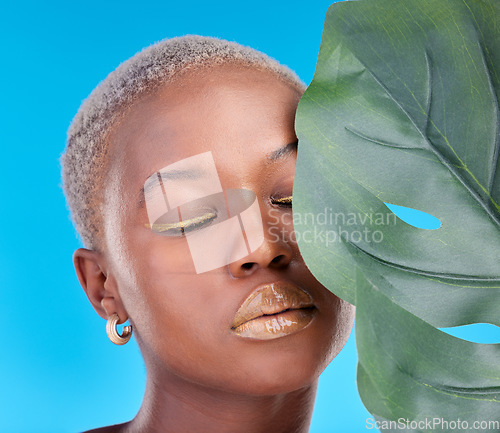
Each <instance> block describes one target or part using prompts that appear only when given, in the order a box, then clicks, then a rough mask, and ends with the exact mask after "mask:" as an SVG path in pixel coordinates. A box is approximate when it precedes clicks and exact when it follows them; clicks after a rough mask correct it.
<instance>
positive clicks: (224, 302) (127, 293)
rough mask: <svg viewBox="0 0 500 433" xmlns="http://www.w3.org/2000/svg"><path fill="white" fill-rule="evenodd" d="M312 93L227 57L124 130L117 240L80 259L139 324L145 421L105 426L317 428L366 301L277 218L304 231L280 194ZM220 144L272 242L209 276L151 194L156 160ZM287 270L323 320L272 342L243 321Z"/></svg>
mask: <svg viewBox="0 0 500 433" xmlns="http://www.w3.org/2000/svg"><path fill="white" fill-rule="evenodd" d="M300 96H301V92H300V91H299V90H298V89H295V88H294V87H292V86H291V85H290V84H288V83H285V82H283V81H281V80H280V79H278V78H277V77H275V76H274V75H273V74H271V73H270V72H267V71H261V70H257V69H255V68H250V67H245V66H240V65H231V64H225V65H222V66H220V65H219V66H214V67H211V68H207V69H199V70H196V71H190V72H189V73H187V74H185V75H184V76H183V77H181V78H180V79H178V80H177V81H176V82H174V83H170V84H168V85H166V86H164V87H163V88H162V89H161V90H160V91H156V92H155V94H154V95H151V96H149V97H144V98H142V99H141V100H140V101H138V102H137V103H136V104H135V105H134V107H133V108H132V109H131V110H129V112H128V113H127V114H126V115H125V116H124V118H123V119H122V120H121V121H120V123H119V124H117V125H116V126H115V127H114V129H113V131H112V134H111V136H110V143H111V149H110V156H109V171H108V179H107V183H106V186H105V195H106V207H105V209H104V221H105V223H104V239H102V241H103V242H102V245H103V248H102V249H101V250H100V251H91V250H87V249H82V248H81V249H78V250H77V251H76V252H75V254H74V263H75V268H76V271H77V275H78V278H79V280H80V283H81V285H82V287H83V288H84V290H85V292H86V293H87V296H88V298H89V300H90V302H91V303H92V305H93V306H94V308H95V310H96V311H97V313H98V314H99V315H100V316H101V317H103V318H104V319H108V317H109V316H111V315H112V314H113V313H117V314H118V315H119V317H120V323H123V322H125V321H126V320H127V319H128V320H129V321H130V323H131V324H132V325H133V328H134V337H135V338H136V340H137V342H138V344H139V347H140V349H141V352H142V354H143V357H144V361H145V364H146V369H147V385H146V392H145V396H144V401H143V404H142V406H141V409H140V410H139V412H138V414H137V416H136V417H135V418H134V419H133V420H132V421H130V422H128V423H125V424H120V425H117V426H111V427H105V428H102V429H98V430H93V431H99V432H162V433H169V432H175V433H182V432H186V433H187V432H189V433H194V432H203V433H210V432H214V433H215V432H217V433H224V432H226V433H234V432H235V431H238V432H239V433H266V432H273V433H285V432H286V433H305V432H307V431H308V429H309V424H310V421H311V416H312V410H313V405H314V399H315V394H316V388H317V382H318V377H319V375H320V373H321V372H322V371H323V370H324V369H325V368H326V366H327V365H328V364H329V363H330V361H331V360H332V359H333V358H334V357H335V356H336V355H337V354H338V352H339V351H340V350H341V348H342V347H343V346H344V344H345V342H346V340H347V337H348V335H349V333H350V331H351V328H352V325H353V320H354V307H352V306H351V305H350V304H347V303H345V302H344V301H341V300H340V299H339V298H337V297H336V296H334V295H333V294H332V293H331V292H329V291H328V290H326V289H325V288H324V287H323V286H322V285H321V284H320V283H319V282H318V281H317V280H316V279H315V278H314V277H313V275H312V274H311V273H310V272H309V270H308V269H307V267H306V265H305V263H304V261H303V259H302V257H301V255H300V253H299V250H298V247H297V244H296V243H295V242H294V241H293V238H291V237H290V236H286V235H285V236H283V235H282V236H280V238H279V239H276V236H275V235H271V234H270V232H269V230H267V229H268V228H269V227H270V226H271V225H272V224H275V223H276V220H277V218H276V215H279V216H280V218H279V222H278V226H279V232H280V233H282V234H283V233H285V234H288V235H290V233H291V232H292V230H293V225H292V220H291V212H292V211H291V208H290V206H284V205H281V204H278V203H276V202H275V201H273V197H277V196H291V195H292V186H293V178H294V171H295V162H296V150H294V146H293V145H291V146H287V145H288V144H290V143H294V142H296V140H297V139H296V136H295V132H294V116H295V110H296V108H297V104H298V101H299V99H300ZM279 149H284V150H283V152H282V153H281V154H280V157H279V158H277V159H275V160H273V161H271V160H270V159H269V157H270V155H271V154H272V153H273V152H275V151H277V150H279ZM207 151H211V152H212V155H213V158H214V160H215V164H216V167H217V172H218V174H219V177H220V181H221V184H222V187H223V188H224V189H230V188H245V189H248V190H251V191H253V192H255V194H256V196H257V199H258V201H259V205H260V209H261V215H262V219H263V224H264V228H265V230H264V233H265V239H264V242H263V243H262V245H261V246H260V247H259V248H258V249H257V250H255V251H254V252H252V253H251V254H250V255H248V256H246V257H244V258H243V259H240V260H238V261H236V262H233V263H230V264H229V265H227V266H224V267H221V268H218V269H214V270H212V271H208V272H204V273H200V274H196V272H195V268H194V265H193V261H192V259H191V256H190V253H189V249H188V245H187V242H186V239H185V238H184V237H182V236H180V237H176V238H172V237H165V236H162V235H160V234H158V233H155V232H154V231H152V230H151V229H150V228H149V227H148V226H147V225H148V224H147V223H148V216H147V212H146V207H145V205H144V197H142V202H141V194H140V191H141V188H142V187H143V185H144V182H145V180H146V179H147V178H148V177H149V176H150V175H151V174H152V173H154V172H155V171H156V170H159V169H161V168H163V167H165V166H167V165H169V164H172V163H174V162H176V161H179V160H182V159H184V158H188V157H190V156H194V155H198V154H200V153H202V152H207ZM275 155H276V154H275ZM207 248H208V247H207ZM207 251H208V250H207ZM278 280H279V281H285V282H287V281H289V282H293V283H294V284H296V285H299V286H300V287H302V288H304V289H305V290H306V291H307V292H308V293H309V294H310V295H311V297H312V298H313V300H314V305H315V306H316V308H317V310H318V312H317V314H316V316H315V317H314V319H313V320H312V322H311V323H310V324H309V325H308V326H306V327H305V328H304V329H302V330H300V331H299V332H295V333H292V334H291V335H286V336H284V337H281V338H276V339H272V340H266V341H261V340H255V339H251V338H250V339H249V338H242V337H241V336H239V335H236V334H235V333H234V332H233V331H232V330H231V323H232V320H233V318H234V316H235V313H236V311H237V310H238V308H239V307H240V305H241V304H242V303H243V301H244V300H245V299H246V298H247V297H248V296H249V294H250V293H252V291H253V290H254V289H255V288H256V287H257V286H259V285H262V284H266V283H270V282H273V281H278Z"/></svg>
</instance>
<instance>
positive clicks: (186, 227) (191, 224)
mask: <svg viewBox="0 0 500 433" xmlns="http://www.w3.org/2000/svg"><path fill="white" fill-rule="evenodd" d="M216 217H217V212H215V211H212V212H207V213H206V214H204V215H200V216H197V217H193V218H189V219H187V220H183V221H180V222H176V223H167V224H146V227H147V228H150V229H152V230H153V231H155V232H157V233H166V232H168V231H172V230H180V231H181V234H184V233H185V232H186V231H190V230H192V229H194V228H197V227H198V226H203V225H206V224H208V223H209V222H211V221H212V220H214V219H215V218H216Z"/></svg>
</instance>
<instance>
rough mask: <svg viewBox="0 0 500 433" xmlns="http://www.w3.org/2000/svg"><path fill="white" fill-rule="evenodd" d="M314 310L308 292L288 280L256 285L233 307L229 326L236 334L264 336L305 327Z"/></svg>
mask: <svg viewBox="0 0 500 433" xmlns="http://www.w3.org/2000/svg"><path fill="white" fill-rule="evenodd" d="M315 313H316V308H315V306H314V302H313V299H312V297H311V295H309V294H308V293H307V292H305V291H304V290H302V289H301V288H299V287H297V286H296V285H294V284H291V283H284V282H276V283H271V284H266V285H264V286H261V287H258V288H257V289H256V290H255V291H254V292H252V293H251V294H250V296H249V297H248V298H247V299H246V300H245V301H244V302H243V304H242V305H241V307H240V308H239V310H238V311H237V313H236V315H235V317H234V320H233V323H232V329H233V331H235V332H236V333H237V334H238V335H240V336H242V337H248V338H256V339H261V340H268V339H272V338H278V337H282V336H285V335H289V334H291V333H294V332H297V331H299V330H301V329H303V328H305V327H306V326H307V325H308V324H309V323H310V322H311V320H312V319H313V317H314V315H315Z"/></svg>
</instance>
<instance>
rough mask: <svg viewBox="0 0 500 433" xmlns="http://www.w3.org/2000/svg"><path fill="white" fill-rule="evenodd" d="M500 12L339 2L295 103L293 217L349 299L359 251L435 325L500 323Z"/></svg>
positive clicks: (311, 255)
mask: <svg viewBox="0 0 500 433" xmlns="http://www.w3.org/2000/svg"><path fill="white" fill-rule="evenodd" d="M499 17H500V2H498V1H495V0H489V1H484V0H476V1H474V0H467V1H463V0H405V1H401V0H360V1H347V2H341V3H336V4H334V5H332V6H331V7H330V9H329V11H328V14H327V17H326V22H325V29H324V34H323V39H322V43H321V49H320V53H319V58H318V64H317V69H316V73H315V76H314V79H313V81H312V83H311V85H310V86H309V88H308V89H307V91H306V93H305V95H304V96H303V98H302V99H301V101H300V104H299V108H298V112H297V118H296V129H297V134H298V137H299V151H298V161H297V171H296V180H295V186H294V222H295V229H296V232H297V239H298V244H299V247H300V250H301V253H302V255H303V256H304V259H305V261H306V263H307V265H308V266H309V267H310V269H311V270H312V272H313V273H314V275H315V276H316V277H317V278H318V279H319V280H320V281H321V282H322V283H323V284H324V285H325V286H326V287H328V288H330V289H331V290H332V291H333V292H334V293H336V294H337V295H339V296H340V297H342V298H344V299H346V300H348V301H350V302H352V303H356V284H355V272H356V268H357V266H359V261H360V260H361V262H366V261H368V262H375V263H376V265H377V272H379V273H381V274H383V275H384V277H385V278H386V279H387V281H388V282H390V286H388V287H386V288H381V290H382V291H383V292H384V293H385V294H386V295H387V296H389V297H390V298H391V299H392V300H393V301H394V302H396V303H397V304H398V305H400V306H401V307H403V308H405V309H407V310H408V311H410V312H411V313H413V314H415V315H416V316H418V317H420V318H422V319H423V320H425V321H427V322H429V323H431V324H433V325H434V326H438V327H445V326H456V325H462V324H468V323H474V322H487V323H492V324H496V325H500V290H499V289H500V229H499V228H500V207H499V203H500V170H499V169H498V165H500V160H499V158H498V148H499V141H500V139H499V110H498V95H499V93H500V78H499V75H500V67H499V65H500V36H499V28H500V18H499ZM384 203H390V204H394V205H399V206H405V207H409V208H412V209H417V210H420V211H423V212H426V213H428V214H431V215H433V216H435V217H436V218H438V219H439V220H440V221H441V227H440V228H439V229H437V230H422V229H419V228H416V227H413V226H411V225H409V224H406V223H405V222H403V221H402V220H399V219H398V218H397V217H396V216H395V215H394V214H392V212H391V211H390V210H389V209H388V208H387V206H386V205H385V204H384ZM322 214H327V215H326V217H325V218H323V219H321V220H319V219H318V218H315V217H310V218H307V215H313V216H316V215H322ZM325 220H326V221H325ZM319 232H322V233H324V237H323V238H321V236H320V235H319V234H318V233H319ZM314 234H316V237H314V236H313V235H314ZM327 234H329V235H328V236H327ZM360 235H361V236H360ZM310 239H313V241H310Z"/></svg>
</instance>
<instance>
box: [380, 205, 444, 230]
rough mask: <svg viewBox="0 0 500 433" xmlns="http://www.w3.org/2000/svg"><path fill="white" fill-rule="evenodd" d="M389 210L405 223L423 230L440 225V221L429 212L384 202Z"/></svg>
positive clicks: (432, 228)
mask: <svg viewBox="0 0 500 433" xmlns="http://www.w3.org/2000/svg"><path fill="white" fill-rule="evenodd" d="M384 204H385V205H386V206H387V207H388V208H389V209H390V211H391V212H392V213H393V214H395V215H396V216H397V217H398V218H400V219H401V220H403V221H404V222H405V223H407V224H410V225H411V226H413V227H417V228H419V229H424V230H436V229H438V228H439V227H441V221H440V220H439V219H438V218H436V217H435V216H434V215H431V214H430V213H427V212H424V211H421V210H417V209H412V208H411V207H405V206H399V205H397V204H391V203H384Z"/></svg>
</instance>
